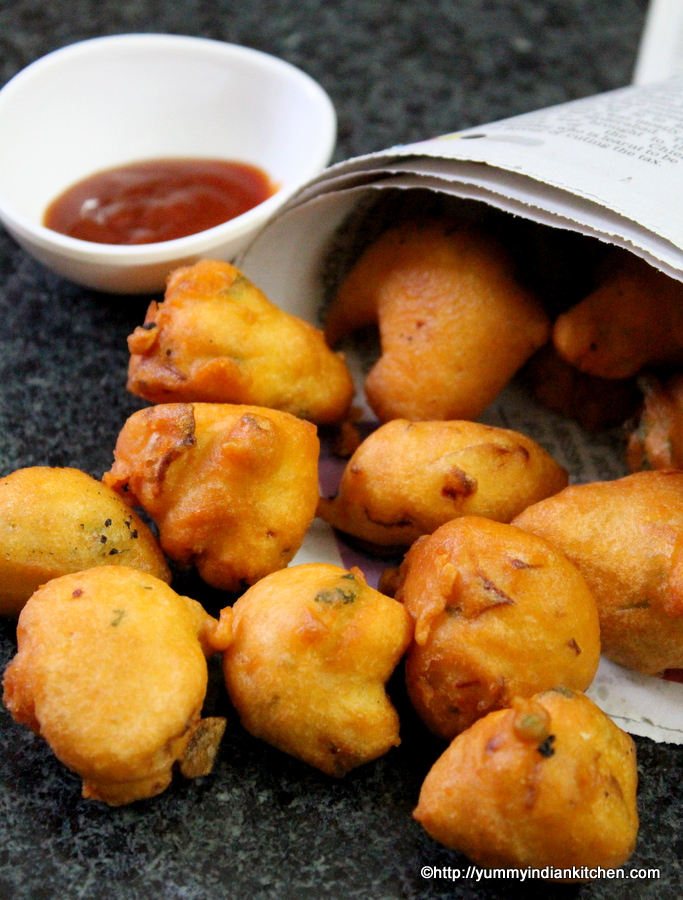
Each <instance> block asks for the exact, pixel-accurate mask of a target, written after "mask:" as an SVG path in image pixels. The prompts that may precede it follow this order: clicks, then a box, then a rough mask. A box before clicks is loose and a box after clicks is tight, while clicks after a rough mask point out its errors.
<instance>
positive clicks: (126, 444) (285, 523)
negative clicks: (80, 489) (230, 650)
mask: <svg viewBox="0 0 683 900" xmlns="http://www.w3.org/2000/svg"><path fill="white" fill-rule="evenodd" d="M319 452H320V444H319V441H318V437H317V434H316V427H315V425H311V423H310V422H304V421H303V420H301V419H297V418H295V417H294V416H292V415H290V414H289V413H284V412H279V411H277V410H273V409H264V408H262V407H258V406H230V405H228V404H226V403H194V404H186V403H168V404H160V405H159V406H153V407H151V408H150V409H143V410H139V411H138V412H136V413H134V414H133V415H132V416H131V417H130V418H129V419H128V420H127V422H126V423H125V425H124V426H123V429H122V431H121V433H120V434H119V438H118V441H117V442H116V449H115V451H114V457H115V460H116V461H115V463H114V465H113V466H112V468H111V471H109V472H107V473H106V474H105V475H104V478H103V480H104V482H105V484H108V485H110V486H111V487H112V488H114V490H116V491H118V493H120V494H121V495H122V496H123V498H124V499H125V500H126V501H127V502H128V503H130V504H131V505H140V506H142V507H143V508H144V509H145V510H146V511H147V512H148V513H149V514H150V515H151V516H152V518H153V519H154V520H155V522H156V523H157V525H158V526H159V539H160V541H161V546H162V547H163V548H164V550H165V551H166V553H167V554H168V555H169V556H170V557H171V559H174V560H176V561H177V562H178V563H180V564H181V565H185V566H190V565H196V566H197V569H198V570H199V574H200V575H201V577H202V578H203V579H204V581H206V582H207V583H208V584H210V585H212V586H213V587H217V588H222V589H223V590H229V591H234V590H238V588H239V587H240V584H241V583H242V582H246V583H247V584H253V583H254V582H256V581H258V580H259V578H263V576H264V575H268V574H269V573H270V572H274V571H276V570H277V569H281V568H283V567H284V566H286V565H287V564H288V563H289V562H290V560H291V559H292V558H293V556H294V554H295V553H296V552H297V550H298V549H299V547H300V546H301V543H302V541H303V538H304V535H305V534H306V530H307V529H308V526H309V525H310V524H311V521H312V519H313V516H314V515H315V507H316V503H317V497H318V455H319Z"/></svg>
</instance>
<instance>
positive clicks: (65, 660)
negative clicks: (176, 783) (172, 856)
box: [3, 566, 231, 806]
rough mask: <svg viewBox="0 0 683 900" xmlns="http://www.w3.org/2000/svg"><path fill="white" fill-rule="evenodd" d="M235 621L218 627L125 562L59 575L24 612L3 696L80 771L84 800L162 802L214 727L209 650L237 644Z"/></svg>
mask: <svg viewBox="0 0 683 900" xmlns="http://www.w3.org/2000/svg"><path fill="white" fill-rule="evenodd" d="M230 618H231V617H230V613H229V611H228V612H226V613H225V614H224V615H222V617H221V619H222V620H221V624H220V626H219V623H218V622H216V620H215V619H212V618H211V617H210V616H209V615H207V614H206V613H205V612H204V610H203V609H202V607H201V606H200V605H199V603H197V602H196V601H195V600H190V599H189V598H188V597H181V596H179V595H178V594H176V593H175V592H174V591H172V590H171V588H170V587H168V586H167V585H166V584H164V582H162V581H159V579H157V578H154V577H153V576H152V575H149V574H147V573H145V572H140V571H139V570H137V569H131V568H128V567H127V566H99V567H97V568H94V569H88V570H86V571H84V572H78V573H75V574H72V575H64V576H62V577H61V578H55V579H53V580H52V581H50V582H48V583H47V584H46V585H44V586H43V587H42V588H40V589H39V590H38V591H37V592H36V593H35V594H34V595H33V596H32V597H31V598H30V600H29V601H28V602H27V603H26V606H25V607H24V609H23V610H22V612H21V615H20V617H19V626H18V629H17V640H18V645H19V649H18V652H17V655H16V656H15V657H14V659H13V660H12V662H10V664H9V665H8V667H7V669H6V670H5V676H4V682H3V683H4V689H5V692H4V703H5V705H6V706H7V708H8V709H9V711H10V712H11V713H12V716H13V717H14V719H15V720H16V721H17V722H21V723H22V724H24V725H27V726H28V727H29V728H31V729H32V730H33V731H35V732H36V733H37V734H40V735H41V736H42V737H43V738H45V740H46V741H47V742H48V744H49V745H50V747H51V748H52V750H53V752H54V753H55V755H56V756H57V757H58V758H59V759H60V760H61V761H62V762H63V763H64V765H66V766H68V767H69V768H70V769H72V770H73V771H74V772H77V773H78V774H79V775H80V776H81V778H82V779H83V796H84V797H90V798H91V799H93V800H102V801H104V802H105V803H108V804H110V805H112V806H119V805H120V804H123V803H131V802H132V801H134V800H140V799H142V798H144V797H153V796H154V795H155V794H158V793H160V792H161V791H163V790H164V789H165V788H166V787H167V786H168V784H169V782H170V780H171V775H172V767H173V765H174V763H175V762H176V761H182V760H183V758H184V757H185V755H186V754H187V752H188V750H189V747H190V745H191V742H192V740H193V737H195V735H196V734H197V732H198V730H199V731H201V730H202V728H203V727H204V726H203V725H202V720H200V714H201V708H202V704H203V702H204V695H205V693H206V685H207V667H206V660H205V653H206V654H207V655H208V654H210V653H213V652H215V651H216V650H219V649H224V647H225V646H226V645H227V643H228V642H229V640H230ZM209 769H210V766H209ZM194 774H208V772H207V771H206V767H204V769H203V770H201V767H200V770H199V771H198V770H197V768H195V771H194Z"/></svg>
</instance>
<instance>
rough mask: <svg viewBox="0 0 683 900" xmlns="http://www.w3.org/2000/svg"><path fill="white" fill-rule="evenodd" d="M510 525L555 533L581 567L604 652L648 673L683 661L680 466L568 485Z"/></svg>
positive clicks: (555, 540) (675, 666)
mask: <svg viewBox="0 0 683 900" xmlns="http://www.w3.org/2000/svg"><path fill="white" fill-rule="evenodd" d="M513 525H517V526H518V527H519V528H523V529H524V530H525V531H529V532H532V533H533V534H537V535H540V536H541V537H544V538H546V540H549V541H552V543H553V544H555V546H556V547H559V548H560V549H561V550H563V551H564V553H566V554H567V556H568V557H569V559H570V560H571V561H572V562H573V563H574V565H575V566H576V567H577V568H578V569H579V571H580V572H581V573H582V574H583V576H584V577H585V579H586V581H587V582H588V585H589V587H590V589H591V591H592V593H593V596H594V597H595V601H596V603H597V606H598V614H599V616H600V633H601V641H602V652H603V653H604V654H605V656H608V657H609V658H610V659H613V660H614V661H615V662H617V663H620V664H621V665H622V666H626V667H628V668H629V669H636V670H637V671H639V672H643V673H644V674H645V675H658V674H661V673H662V672H664V671H665V670H666V669H680V668H683V556H682V551H683V472H677V471H673V470H670V469H669V470H660V471H657V472H637V473H636V474H634V475H628V476H627V477H626V478H619V479H617V480H616V481H601V482H593V483H592V484H582V485H575V486H573V487H568V488H566V489H565V490H564V491H562V492H561V493H559V494H557V495H556V496H555V497H550V498H548V499H547V500H542V501H541V502H540V503H536V504H535V505H534V506H531V507H529V509H527V510H525V511H524V512H523V513H522V514H521V515H519V516H517V518H516V519H514V520H513Z"/></svg>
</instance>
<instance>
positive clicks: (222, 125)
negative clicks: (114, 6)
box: [0, 34, 336, 293]
mask: <svg viewBox="0 0 683 900" xmlns="http://www.w3.org/2000/svg"><path fill="white" fill-rule="evenodd" d="M335 138H336V116H335V112H334V107H333V106H332V103H331V101H330V99H329V97H328V96H327V94H326V93H325V91H324V90H323V89H322V88H321V87H320V85H318V84H317V82H315V81H314V80H313V79H312V78H310V77H309V76H308V75H306V74H305V73H304V72H302V71H300V70H299V69H297V68H295V67H294V66H292V65H290V64H289V63H286V62H284V61H283V60H280V59H276V58H275V57H273V56H268V55H267V54H265V53H261V52H259V51H257V50H251V49H249V48H247V47H239V46H236V45H234V44H226V43H222V42H220V41H211V40H206V39H203V38H193V37H180V36H176V35H160V34H131V35H115V36H113V37H102V38H95V39H93V40H89V41H83V42H81V43H78V44H72V45H71V46H69V47H64V48H63V49H61V50H56V51H55V52H54V53H50V54H48V55H47V56H44V57H42V59H39V60H37V61H36V62H34V63H32V64H31V65H30V66H27V67H26V68H25V69H23V70H22V71H21V72H19V74H18V75H16V76H15V77H14V78H13V79H12V80H11V81H9V82H8V83H7V84H6V85H5V87H4V88H3V89H2V90H1V91H0V220H2V222H3V224H4V225H5V227H6V228H7V230H8V231H9V232H10V233H11V234H12V235H13V236H14V237H15V238H16V240H17V241H18V242H19V243H20V244H21V245H22V246H23V247H24V248H25V249H26V250H27V251H28V252H29V253H31V254H32V255H33V256H34V257H36V259H39V260H40V261H41V262H42V263H44V264H45V265H46V266H48V267H49V268H51V269H54V271H56V272H59V274H61V275H64V276H65V277H66V278H70V279H71V280H73V281H76V282H79V283H80V284H83V285H86V286H88V287H93V288H97V289H99V290H103V291H110V292H113V293H129V292H130V293H145V292H152V291H158V290H161V289H162V288H163V286H164V282H165V278H166V276H167V274H168V273H169V272H170V271H171V270H172V269H173V268H175V267H176V266H178V265H181V264H184V263H191V262H195V261H196V260H197V259H200V258H202V257H213V258H217V259H233V258H234V257H235V256H236V254H237V253H238V252H239V251H240V250H242V249H243V248H244V247H245V246H246V245H247V243H248V242H249V241H250V240H251V238H252V237H253V236H254V234H255V233H256V232H257V231H258V230H259V229H260V228H261V226H262V225H263V224H264V223H265V221H266V220H267V219H268V218H269V217H270V216H271V215H272V214H273V213H274V212H275V210H276V209H277V208H278V207H280V206H281V205H282V204H283V203H284V202H285V201H286V200H287V199H288V198H289V197H290V196H291V195H292V194H293V193H294V192H295V191H296V190H297V189H298V188H299V187H300V186H301V185H302V184H304V183H305V182H307V181H308V180H309V179H311V178H313V177H314V176H315V175H317V174H318V173H319V172H320V171H321V170H322V169H323V168H324V167H325V165H326V164H327V163H328V162H329V159H330V156H331V154H332V150H333V148H334V142H335ZM162 157H204V158H221V159H228V160H239V161H242V162H247V163H251V164H253V165H256V166H259V167H260V168H262V169H263V170H264V171H265V172H266V173H267V174H268V175H269V176H270V177H271V179H272V180H273V181H274V182H275V183H276V184H278V185H279V186H280V188H279V190H278V191H277V192H276V193H275V194H274V195H273V196H272V197H270V198H269V199H268V200H266V201H265V202H264V203H261V204H259V206H257V207H254V209H251V210H249V211H248V212H246V213H243V214H242V215H241V216H238V217H237V218H235V219H232V220H230V221H229V222H224V223H223V224H222V225H218V226H216V227H215V228H211V229H208V230H207V231H202V232H200V233H199V234H194V235H190V236H188V237H184V238H178V239H177V240H173V241H163V242H159V243H156V244H143V245H137V246H128V245H126V246H121V245H114V244H95V243H90V242H88V241H81V240H78V239H76V238H71V237H67V236H65V235H62V234H59V233H57V232H55V231H51V230H50V229H48V228H45V227H44V226H43V225H42V219H43V215H44V213H45V209H46V207H47V206H48V204H49V203H50V202H51V201H52V200H53V199H54V198H55V197H57V196H58V195H59V194H61V193H62V192H63V191H64V190H65V189H66V188H67V187H69V186H70V185H72V184H74V183H75V182H78V181H80V180H81V179H82V178H85V177H86V176H88V175H91V174H93V173H95V172H98V171H101V170H103V169H108V168H112V167H114V166H118V165H123V164H124V163H129V162H135V161H138V160H143V159H159V158H162Z"/></svg>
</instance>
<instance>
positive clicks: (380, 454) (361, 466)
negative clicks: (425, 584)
mask: <svg viewBox="0 0 683 900" xmlns="http://www.w3.org/2000/svg"><path fill="white" fill-rule="evenodd" d="M566 484H567V473H566V472H565V470H564V469H563V468H562V466H560V465H559V464H558V463H556V462H555V460H554V459H553V458H552V457H551V456H550V455H549V454H548V453H546V452H545V450H543V449H542V448H541V447H539V445H538V444H536V443H535V442H534V441H532V440H531V438H528V437H526V435H523V434H519V433H518V432H515V431H508V430H507V429H504V428H494V427H493V426H490V425H481V424H478V423H476V422H465V421H461V422H408V421H406V420H404V419H394V420H393V421H392V422H387V423H386V424H385V425H382V426H381V427H380V428H378V429H377V431H374V432H373V433H372V434H371V435H370V436H369V437H367V438H366V439H365V441H363V443H362V444H361V446H360V447H359V448H358V450H356V452H355V453H354V455H353V456H352V457H351V459H350V460H349V462H348V463H347V466H346V469H345V470H344V474H343V476H342V480H341V485H340V488H339V494H338V495H337V496H336V497H335V498H334V499H332V500H326V499H322V498H321V500H320V502H319V503H318V515H319V516H320V517H321V518H323V519H325V521H326V522H329V523H330V525H333V526H334V527H335V528H338V529H339V530H340V531H344V532H346V533H347V534H350V535H353V536H354V537H356V538H360V539H361V540H363V541H366V542H368V543H370V544H373V545H376V546H378V547H388V546H404V547H407V546H409V545H410V544H412V543H413V541H414V540H416V539H417V538H418V537H420V535H423V534H431V533H432V532H433V531H434V530H435V529H436V528H438V527H439V525H443V523H444V522H448V521H449V520H450V519H454V518H456V517H457V516H463V515H480V516H486V517H488V518H490V519H496V520H498V521H501V522H509V521H510V520H511V519H512V518H514V516H516V515H517V514H518V513H519V512H521V511H522V510H523V509H525V508H526V507H527V506H530V505H531V504H532V503H535V502H536V501H537V500H540V499H542V498H543V497H547V496H549V495H550V494H554V493H557V491H560V490H562V488H564V487H566Z"/></svg>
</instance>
